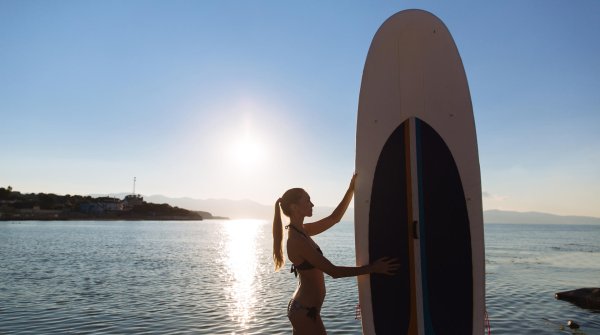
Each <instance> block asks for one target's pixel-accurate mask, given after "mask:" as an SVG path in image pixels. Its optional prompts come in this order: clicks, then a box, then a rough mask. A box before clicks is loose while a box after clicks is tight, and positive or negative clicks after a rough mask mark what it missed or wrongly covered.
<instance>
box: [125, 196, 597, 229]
mask: <svg viewBox="0 0 600 335" xmlns="http://www.w3.org/2000/svg"><path fill="white" fill-rule="evenodd" d="M117 196H118V195H117ZM144 200H145V201H148V202H153V203H157V204H161V203H166V204H169V205H171V206H177V207H180V208H185V209H188V210H192V211H204V212H209V213H211V214H212V215H214V216H216V217H228V218H231V219H248V218H252V219H262V220H272V219H273V211H274V206H275V204H274V203H273V205H263V204H259V203H257V202H255V201H252V200H230V199H193V198H169V197H166V196H163V195H150V196H144ZM333 209H334V208H333V207H315V208H314V211H313V218H315V219H319V218H323V217H325V216H327V215H329V214H330V213H331V212H332V211H333ZM353 219H354V212H353V210H352V208H349V209H348V211H347V212H346V215H344V218H343V220H353ZM483 219H484V222H485V223H526V224H600V218H596V217H589V216H563V215H555V214H548V213H539V212H515V211H503V210H497V209H492V210H487V211H484V212H483Z"/></svg>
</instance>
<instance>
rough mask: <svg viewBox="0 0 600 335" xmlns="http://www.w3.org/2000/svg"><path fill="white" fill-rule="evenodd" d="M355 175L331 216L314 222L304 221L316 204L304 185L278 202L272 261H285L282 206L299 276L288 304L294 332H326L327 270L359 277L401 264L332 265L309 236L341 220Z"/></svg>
mask: <svg viewBox="0 0 600 335" xmlns="http://www.w3.org/2000/svg"><path fill="white" fill-rule="evenodd" d="M355 181H356V174H355V175H354V176H353V177H352V180H351V182H350V186H349V187H348V191H346V194H345V195H344V198H343V199H342V201H341V202H340V204H339V205H338V206H337V208H336V209H335V210H334V211H333V213H331V215H330V216H328V217H326V218H324V219H322V220H319V221H316V222H313V223H306V224H305V223H304V218H305V217H310V216H312V208H313V206H314V205H313V203H312V202H311V201H310V196H309V195H308V193H306V192H305V191H304V190H303V189H301V188H293V189H290V190H288V191H286V192H285V193H284V194H283V196H282V197H281V198H279V199H277V202H276V203H275V217H274V219H273V260H274V261H275V271H278V270H279V269H280V268H281V267H282V266H283V264H284V262H285V260H284V258H283V247H282V240H283V229H282V223H281V214H280V212H279V210H280V208H281V210H282V211H283V213H284V214H285V215H286V216H287V217H289V219H290V224H289V225H287V226H286V229H288V239H287V254H288V258H289V259H290V261H292V271H293V272H294V273H295V274H296V276H297V277H298V280H299V282H298V288H297V289H296V291H295V292H294V295H293V296H292V299H291V300H290V302H289V304H288V312H287V315H288V318H289V319H290V322H291V323H292V327H293V330H294V334H311V335H312V334H326V331H325V327H324V325H323V321H322V320H321V315H320V311H321V306H322V305H323V300H324V299H325V277H324V274H323V273H327V274H328V275H330V276H331V277H333V278H340V277H351V276H359V275H364V274H369V273H381V274H386V275H392V274H393V273H394V272H395V271H396V270H397V269H398V267H399V264H398V263H396V261H395V260H392V259H389V258H381V259H379V260H377V261H376V262H375V263H372V264H369V265H365V266H361V267H344V266H336V265H333V264H332V263H331V262H330V261H329V260H327V258H325V257H324V256H323V253H322V252H321V249H320V248H319V246H318V245H317V244H316V243H315V242H314V241H313V240H312V239H311V238H310V236H313V235H317V234H319V233H322V232H324V231H325V230H327V229H329V228H331V227H332V226H333V225H335V224H336V223H338V222H339V221H340V220H341V219H342V216H343V215H344V213H345V212H346V209H347V208H348V205H349V204H350V200H352V195H353V194H354V184H355Z"/></svg>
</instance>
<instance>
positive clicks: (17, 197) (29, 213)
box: [0, 186, 228, 221]
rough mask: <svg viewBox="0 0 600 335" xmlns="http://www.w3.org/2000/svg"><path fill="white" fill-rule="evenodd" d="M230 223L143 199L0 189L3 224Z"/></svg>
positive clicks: (204, 213) (197, 212)
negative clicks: (79, 222)
mask: <svg viewBox="0 0 600 335" xmlns="http://www.w3.org/2000/svg"><path fill="white" fill-rule="evenodd" d="M210 219H228V218H226V217H215V216H213V215H212V214H211V213H209V212H204V211H191V210H187V209H183V208H179V207H177V206H171V205H169V204H156V203H151V202H146V201H144V198H143V197H142V196H141V195H136V194H130V195H126V196H125V197H124V198H123V199H119V198H116V197H108V196H107V197H92V196H82V195H69V194H67V195H56V194H53V193H37V194H35V193H28V194H24V193H20V192H18V191H13V189H12V187H10V186H8V187H7V188H4V187H0V221H15V220H19V221H54V220H61V221H62V220H107V221H108V220H127V221H135V220H162V221H185V220H189V221H200V220H210Z"/></svg>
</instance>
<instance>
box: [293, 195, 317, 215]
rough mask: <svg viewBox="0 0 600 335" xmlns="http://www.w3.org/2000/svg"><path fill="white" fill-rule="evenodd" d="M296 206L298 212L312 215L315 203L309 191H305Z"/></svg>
mask: <svg viewBox="0 0 600 335" xmlns="http://www.w3.org/2000/svg"><path fill="white" fill-rule="evenodd" d="M294 205H295V206H296V213H297V214H298V215H302V216H312V214H313V213H312V209H313V207H314V206H315V205H313V203H312V202H311V201H310V196H309V195H308V193H306V192H304V194H303V195H302V197H300V199H299V200H298V202H297V203H295V204H294Z"/></svg>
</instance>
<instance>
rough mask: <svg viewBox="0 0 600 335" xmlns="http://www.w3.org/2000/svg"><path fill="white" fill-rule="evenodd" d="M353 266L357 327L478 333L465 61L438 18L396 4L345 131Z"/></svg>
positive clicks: (480, 285) (477, 212)
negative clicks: (351, 182) (381, 267)
mask: <svg viewBox="0 0 600 335" xmlns="http://www.w3.org/2000/svg"><path fill="white" fill-rule="evenodd" d="M356 145H357V148H356V171H357V172H358V179H357V186H356V192H355V235H356V251H357V265H359V266H360V265H365V264H368V263H371V262H373V261H375V260H376V259H378V258H380V257H383V256H390V257H395V258H398V259H399V260H400V262H401V269H400V270H399V272H398V273H397V274H396V275H394V276H385V275H376V274H373V275H369V276H361V277H359V279H358V286H359V297H360V306H361V313H362V323H363V324H362V326H363V333H364V334H428V335H429V334H435V335H442V334H477V335H480V334H482V333H483V331H484V311H485V269H484V267H485V264H484V243H483V214H482V204H481V177H480V171H479V157H478V152H477V139H476V133H475V122H474V118H473V111H472V105H471V99H470V94H469V88H468V84H467V79H466V75H465V71H464V68H463V65H462V61H461V59H460V56H459V53H458V50H457V48H456V45H455V43H454V41H453V39H452V36H451V35H450V33H449V32H448V29H447V28H446V26H445V25H444V23H443V22H442V21H440V20H439V19H438V18H437V17H435V16H434V15H432V14H431V13H428V12H425V11H421V10H407V11H402V12H399V13H397V14H395V15H393V16H392V17H390V18H389V19H388V20H387V21H386V22H385V23H384V24H383V25H382V26H381V27H380V28H379V30H378V31H377V33H376V35H375V37H374V38H373V41H372V44H371V47H370V49H369V53H368V56H367V60H366V63H365V67H364V72H363V78H362V85H361V91H360V99H359V108H358V125H357V137H356Z"/></svg>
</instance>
